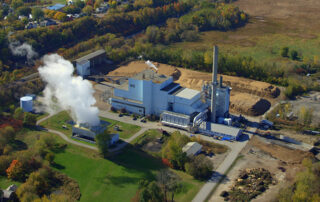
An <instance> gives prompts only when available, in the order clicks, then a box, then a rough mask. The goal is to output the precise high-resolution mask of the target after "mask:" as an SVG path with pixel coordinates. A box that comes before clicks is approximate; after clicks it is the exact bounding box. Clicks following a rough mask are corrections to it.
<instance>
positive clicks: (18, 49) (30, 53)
mask: <svg viewBox="0 0 320 202" xmlns="http://www.w3.org/2000/svg"><path fill="white" fill-rule="evenodd" d="M9 48H10V50H11V52H12V54H13V55H18V56H26V57H27V59H28V61H31V60H32V59H34V58H36V57H37V56H38V54H37V53H36V52H35V51H34V50H33V48H32V46H31V45H29V44H28V43H23V44H22V45H21V44H20V43H19V42H17V41H14V42H10V44H9Z"/></svg>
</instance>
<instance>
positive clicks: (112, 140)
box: [110, 133, 119, 145]
mask: <svg viewBox="0 0 320 202" xmlns="http://www.w3.org/2000/svg"><path fill="white" fill-rule="evenodd" d="M118 141H119V134H118V133H116V134H111V135H110V145H114V144H116V143H117V142H118Z"/></svg>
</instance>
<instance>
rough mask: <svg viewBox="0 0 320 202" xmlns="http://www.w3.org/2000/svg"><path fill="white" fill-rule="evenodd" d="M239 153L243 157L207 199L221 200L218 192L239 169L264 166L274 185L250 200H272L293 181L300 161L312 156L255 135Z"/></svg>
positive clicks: (232, 178) (258, 201)
mask: <svg viewBox="0 0 320 202" xmlns="http://www.w3.org/2000/svg"><path fill="white" fill-rule="evenodd" d="M240 155H242V156H243V157H242V158H241V159H239V160H238V161H237V163H236V165H235V166H234V167H233V169H232V170H231V171H230V173H229V175H228V177H229V178H228V179H226V180H225V181H224V182H222V184H221V185H220V186H219V187H218V188H217V190H216V191H215V192H214V194H213V195H212V197H211V198H210V200H209V201H212V202H213V201H214V202H216V201H223V198H222V197H221V196H220V193H221V192H222V191H228V190H229V189H230V187H231V186H232V184H233V183H234V182H235V180H236V179H237V178H238V175H239V173H240V171H241V170H243V169H247V168H265V169H267V170H269V171H270V172H271V173H272V177H273V178H274V179H275V180H276V182H277V183H276V185H271V186H270V187H269V189H268V190H267V191H266V192H264V193H263V194H262V195H260V196H258V197H257V198H256V199H254V200H252V201H256V202H260V201H266V202H267V201H273V200H274V199H275V197H276V196H277V194H278V192H279V190H280V189H281V188H283V187H286V186H287V185H289V184H291V183H292V182H293V180H294V176H295V175H296V173H297V172H298V171H300V170H301V169H302V167H301V161H302V160H303V159H304V158H305V157H308V156H312V155H311V154H310V153H309V152H303V151H299V150H291V149H288V148H284V147H281V146H278V145H272V144H267V143H265V142H262V141H261V140H260V139H259V138H257V137H253V138H252V139H251V141H250V142H249V143H248V145H247V146H246V147H245V148H244V149H243V151H242V152H241V154H240Z"/></svg>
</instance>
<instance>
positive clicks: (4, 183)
mask: <svg viewBox="0 0 320 202" xmlns="http://www.w3.org/2000/svg"><path fill="white" fill-rule="evenodd" d="M12 184H15V185H17V186H19V185H20V184H21V183H20V182H16V181H12V180H8V179H7V178H6V177H4V176H0V189H6V188H8V187H9V186H10V185H12Z"/></svg>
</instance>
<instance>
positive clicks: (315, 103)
mask: <svg viewBox="0 0 320 202" xmlns="http://www.w3.org/2000/svg"><path fill="white" fill-rule="evenodd" d="M290 103H291V104H292V105H293V113H294V114H295V115H296V116H297V115H298V114H299V110H300V108H301V107H302V106H304V107H306V108H310V109H312V111H313V114H312V124H313V125H317V124H319V123H320V92H311V93H309V94H308V95H307V96H301V97H298V98H297V99H296V100H292V101H290Z"/></svg>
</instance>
